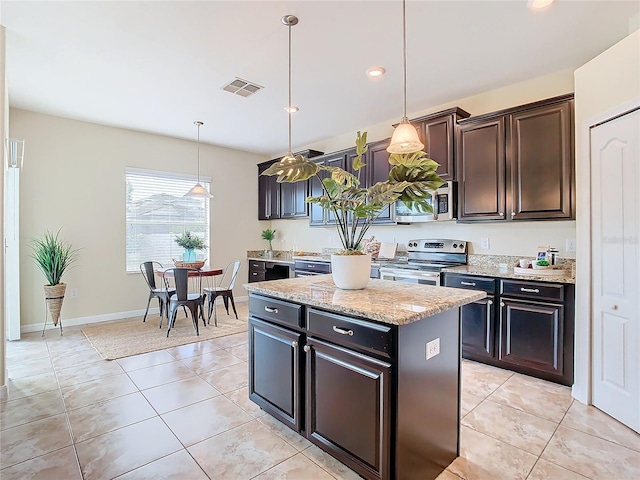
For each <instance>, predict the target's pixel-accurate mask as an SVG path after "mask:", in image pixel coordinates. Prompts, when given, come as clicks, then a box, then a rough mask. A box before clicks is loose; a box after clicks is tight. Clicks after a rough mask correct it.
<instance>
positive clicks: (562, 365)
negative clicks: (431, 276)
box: [444, 273, 575, 385]
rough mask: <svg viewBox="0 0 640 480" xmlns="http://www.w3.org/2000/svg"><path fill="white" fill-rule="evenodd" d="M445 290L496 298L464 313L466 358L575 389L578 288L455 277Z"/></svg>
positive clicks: (467, 307)
mask: <svg viewBox="0 0 640 480" xmlns="http://www.w3.org/2000/svg"><path fill="white" fill-rule="evenodd" d="M496 282H497V283H498V285H499V290H498V292H495V285H496ZM444 285H445V286H451V287H456V288H468V289H474V290H485V291H487V292H488V294H489V293H490V290H491V289H492V288H493V289H494V290H492V291H493V292H494V293H495V295H496V296H495V297H493V296H492V297H487V298H486V299H484V300H481V301H478V302H475V303H472V304H469V305H465V306H463V307H462V308H461V324H462V327H461V328H462V332H461V337H462V356H463V357H464V358H468V359H470V360H475V361H478V362H483V363H488V364H490V365H495V366H498V367H501V368H506V369H509V370H514V371H516V372H520V373H524V374H527V375H531V376H534V377H538V378H542V379H544V380H550V381H552V382H556V383H561V384H563V385H572V384H573V352H574V350H573V344H574V339H573V335H574V312H575V299H574V286H573V285H571V284H559V283H547V282H532V281H520V280H507V279H494V278H491V277H476V276H470V275H458V274H451V273H445V280H444ZM496 305H497V306H499V308H496Z"/></svg>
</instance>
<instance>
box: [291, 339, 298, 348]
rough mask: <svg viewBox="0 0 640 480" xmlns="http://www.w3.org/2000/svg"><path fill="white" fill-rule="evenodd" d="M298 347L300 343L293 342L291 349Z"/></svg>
mask: <svg viewBox="0 0 640 480" xmlns="http://www.w3.org/2000/svg"><path fill="white" fill-rule="evenodd" d="M297 346H298V342H296V341H295V340H294V341H293V342H291V347H293V348H296V347H297Z"/></svg>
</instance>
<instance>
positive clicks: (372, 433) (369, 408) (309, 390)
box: [305, 337, 391, 478]
mask: <svg viewBox="0 0 640 480" xmlns="http://www.w3.org/2000/svg"><path fill="white" fill-rule="evenodd" d="M307 347H308V354H307V360H306V373H307V375H306V377H307V382H306V384H307V385H306V395H307V401H306V430H307V437H310V438H312V439H313V440H315V442H316V443H317V442H320V443H322V445H323V446H324V448H325V450H328V451H330V452H331V454H332V455H333V456H334V457H336V458H338V459H339V460H341V461H342V462H345V463H346V462H349V463H354V462H355V463H357V464H358V465H359V466H360V468H361V469H363V470H366V471H368V472H370V473H371V474H372V476H374V477H375V478H389V469H390V465H389V451H390V450H389V448H390V441H391V438H390V435H391V422H390V418H389V412H390V399H391V364H389V363H387V362H382V361H379V360H376V359H374V358H371V357H368V356H365V355H361V354H358V353H356V352H353V351H350V350H347V349H345V348H341V347H338V346H335V345H331V344H328V343H325V342H322V341H321V340H317V339H314V338H312V337H309V338H307ZM307 347H305V348H307ZM346 392H349V393H348V394H346Z"/></svg>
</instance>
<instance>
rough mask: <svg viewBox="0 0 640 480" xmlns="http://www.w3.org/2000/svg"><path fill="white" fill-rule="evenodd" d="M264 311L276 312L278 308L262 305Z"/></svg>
mask: <svg viewBox="0 0 640 480" xmlns="http://www.w3.org/2000/svg"><path fill="white" fill-rule="evenodd" d="M264 311H265V312H269V313H278V309H277V308H273V307H264Z"/></svg>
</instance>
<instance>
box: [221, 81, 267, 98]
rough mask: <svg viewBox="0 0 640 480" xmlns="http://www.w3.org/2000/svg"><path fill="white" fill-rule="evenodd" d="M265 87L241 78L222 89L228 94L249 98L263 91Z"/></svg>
mask: <svg viewBox="0 0 640 480" xmlns="http://www.w3.org/2000/svg"><path fill="white" fill-rule="evenodd" d="M263 88H264V87H261V86H260V85H257V84H255V83H251V82H247V81H246V80H242V79H241V78H238V77H236V79H235V80H234V81H233V82H231V83H229V84H227V85H225V86H224V87H222V89H223V90H226V91H227V92H231V93H235V94H236V95H240V96H241V97H248V96H250V95H253V94H254V93H256V92H257V91H258V90H262V89H263Z"/></svg>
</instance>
